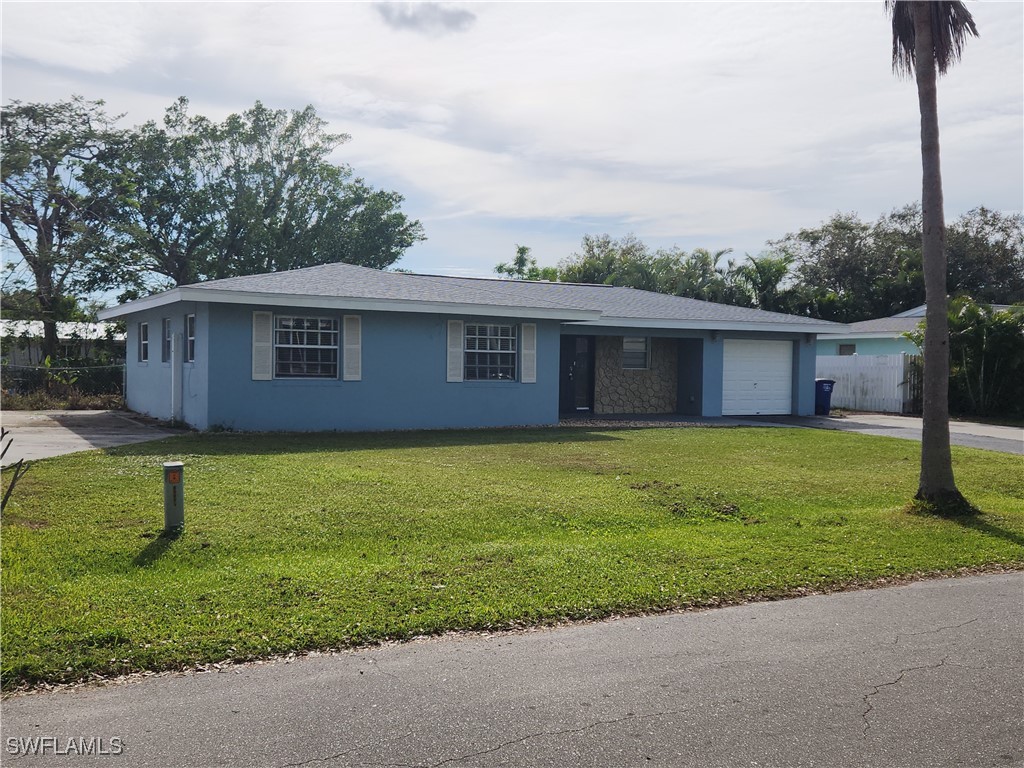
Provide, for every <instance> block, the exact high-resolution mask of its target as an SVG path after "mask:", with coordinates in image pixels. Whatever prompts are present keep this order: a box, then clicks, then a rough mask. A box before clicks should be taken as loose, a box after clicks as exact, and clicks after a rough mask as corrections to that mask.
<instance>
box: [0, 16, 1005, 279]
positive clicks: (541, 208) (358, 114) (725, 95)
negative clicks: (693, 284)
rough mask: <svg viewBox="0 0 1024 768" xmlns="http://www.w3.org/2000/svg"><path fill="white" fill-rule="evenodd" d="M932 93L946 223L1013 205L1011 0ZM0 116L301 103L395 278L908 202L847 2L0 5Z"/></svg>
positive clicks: (878, 80) (762, 230)
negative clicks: (397, 214)
mask: <svg viewBox="0 0 1024 768" xmlns="http://www.w3.org/2000/svg"><path fill="white" fill-rule="evenodd" d="M969 7H970V10H971V12H972V13H973V14H974V17H975V20H976V22H977V24H978V28H979V31H980V33H981V37H980V38H979V39H972V40H970V41H968V46H967V49H966V52H965V56H964V60H963V61H962V62H961V63H960V64H959V65H958V66H956V67H954V68H953V69H952V70H951V72H950V74H948V75H947V76H946V77H944V78H942V80H941V81H940V84H939V110H940V121H941V131H942V152H943V156H942V157H943V174H944V184H945V195H946V215H947V218H948V219H953V218H955V217H956V216H957V215H958V214H960V213H963V212H965V211H967V210H969V209H970V208H973V207H976V206H978V205H982V204H983V205H986V206H988V207H990V208H996V209H1000V210H1004V211H1020V210H1021V209H1022V207H1024V4H1022V3H1020V2H1006V3H1000V2H985V1H984V0H983V1H982V2H972V3H970V4H969ZM0 12H2V49H3V79H2V91H3V92H2V97H3V102H4V103H6V102H8V101H10V100H12V99H19V100H21V101H37V102H47V101H57V100H60V99H65V98H68V97H69V96H70V95H71V94H73V93H78V94H81V95H83V96H85V97H86V98H89V99H104V100H106V102H107V105H108V108H109V109H110V111H111V112H114V113H120V112H126V113H127V116H126V117H125V120H124V122H125V124H135V123H141V122H144V121H145V120H148V119H154V118H160V117H161V116H162V114H163V110H164V109H165V108H166V107H167V106H168V105H170V104H171V102H172V101H173V100H174V99H175V98H177V97H178V96H180V95H183V96H187V97H188V98H189V99H190V101H191V103H192V109H193V111H194V112H198V113H202V114H207V115H209V116H210V117H214V118H222V117H224V116H225V115H227V114H228V113H230V112H233V111H240V110H243V109H246V108H247V107H250V106H251V105H252V104H253V102H254V101H256V100H257V99H259V100H262V101H263V102H264V103H265V104H267V105H268V106H272V107H275V108H295V109H298V108H302V107H304V106H305V105H306V104H312V105H313V106H314V107H316V109H317V111H318V113H319V114H320V115H321V116H322V117H324V118H325V119H327V120H328V121H329V122H330V123H331V127H332V129H333V130H335V131H338V132H345V133H349V134H351V135H352V137H353V140H352V141H351V142H350V143H348V144H346V145H344V146H343V147H342V148H340V149H339V151H338V153H337V159H338V160H340V161H344V162H347V163H349V164H351V165H352V166H353V167H354V168H355V170H356V172H357V174H358V175H361V176H363V177H364V178H366V179H367V181H368V182H370V183H371V184H373V185H374V186H377V187H384V188H389V189H394V190H397V191H398V192H400V193H402V194H404V195H405V196H406V203H405V205H404V206H403V209H404V210H405V211H406V213H408V214H409V215H410V216H413V217H415V218H419V219H420V220H421V221H422V222H423V225H424V227H425V229H426V234H427V236H428V238H429V239H428V240H427V241H426V242H425V243H422V244H419V245H417V246H414V247H413V248H412V249H410V250H409V251H408V252H407V254H406V256H405V258H404V259H402V261H401V262H400V263H399V265H400V266H403V267H405V268H408V269H413V270H416V271H425V272H435V273H445V274H469V275H487V274H491V271H492V269H493V267H494V265H495V264H496V263H498V262H499V261H508V260H509V259H511V257H512V256H513V255H514V248H515V245H516V244H517V243H518V244H521V245H528V246H531V247H532V248H533V253H534V256H536V257H537V259H538V261H539V262H540V263H541V264H542V265H548V264H555V263H556V262H557V261H558V260H559V259H561V258H563V257H565V256H567V255H569V254H571V253H572V252H573V251H575V250H577V248H578V246H579V242H580V239H581V237H582V236H583V235H584V234H587V233H591V234H599V233H603V232H607V233H609V234H611V235H613V236H616V237H618V236H621V235H624V234H626V233H627V232H633V233H635V234H636V235H637V236H638V237H640V238H641V239H643V240H645V241H646V242H648V243H650V244H652V245H655V246H669V245H678V246H680V247H682V248H684V249H686V250H690V249H692V248H695V247H702V246H703V247H708V248H715V249H717V248H728V247H731V248H734V249H735V250H736V252H737V254H738V255H740V256H742V254H743V253H744V252H748V253H751V254H754V253H757V252H758V251H759V250H761V249H762V248H763V246H764V242H765V240H767V239H769V238H778V237H781V236H783V235H784V234H786V233H787V232H790V231H795V230H796V229H799V228H800V227H805V226H814V225H815V224H817V223H819V222H820V221H822V220H823V219H825V218H826V217H828V216H829V215H830V214H832V213H833V212H835V211H856V212H857V213H859V214H860V215H861V217H862V218H864V219H868V220H870V219H874V218H875V217H877V216H878V215H879V214H880V213H883V212H886V211H889V210H891V209H892V208H895V207H898V206H901V205H904V204H906V203H909V202H912V201H915V200H917V199H919V197H920V159H919V145H918V115H917V98H916V89H915V86H914V84H913V82H912V81H908V80H897V79H896V78H895V77H894V76H893V74H892V71H891V67H890V56H891V51H890V45H891V36H890V29H889V22H888V18H887V17H886V15H885V12H884V7H883V3H882V2H881V0H875V1H872V2H844V3H826V2H817V3H795V2H788V3H786V2H744V3H726V2H714V3H711V2H689V3H639V2H631V3H584V2H565V3H487V4H485V3H476V4H466V3H458V4H455V3H451V4H449V3H442V4H432V3H426V4H418V5H411V4H405V3H397V4H396V3H392V4H386V5H385V4H375V3H348V4H344V3H307V2H278V3H249V2H238V3H226V2H224V3H217V2H205V3H172V2H166V3H157V2H145V3H99V2H78V3H57V2H54V3H42V2H31V3H23V2H10V1H9V0H3V2H2V3H0Z"/></svg>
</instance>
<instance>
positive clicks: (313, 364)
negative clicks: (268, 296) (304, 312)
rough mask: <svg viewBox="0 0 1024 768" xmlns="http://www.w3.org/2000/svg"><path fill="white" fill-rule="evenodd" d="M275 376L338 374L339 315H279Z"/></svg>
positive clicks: (335, 376) (296, 376)
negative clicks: (337, 316)
mask: <svg viewBox="0 0 1024 768" xmlns="http://www.w3.org/2000/svg"><path fill="white" fill-rule="evenodd" d="M274 376H275V378H279V379H336V378H338V319H337V318H336V317H289V316H284V315H276V316H275V317H274Z"/></svg>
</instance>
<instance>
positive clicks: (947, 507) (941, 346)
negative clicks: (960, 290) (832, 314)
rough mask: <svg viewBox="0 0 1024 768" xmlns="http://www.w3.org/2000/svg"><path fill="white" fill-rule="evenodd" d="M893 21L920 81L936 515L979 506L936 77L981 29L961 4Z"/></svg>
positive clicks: (925, 438)
mask: <svg viewBox="0 0 1024 768" xmlns="http://www.w3.org/2000/svg"><path fill="white" fill-rule="evenodd" d="M885 5H886V9H887V10H888V12H889V14H890V16H891V17H892V67H893V71H894V72H896V74H897V75H903V76H907V77H909V76H910V75H911V74H914V75H916V78H917V98H918V103H919V106H920V109H921V167H922V172H923V173H922V185H921V208H922V220H923V226H922V237H921V243H922V254H923V262H924V282H925V302H926V304H927V308H926V309H925V338H924V377H923V378H924V410H923V415H924V430H923V435H922V439H921V477H920V480H919V482H918V489H917V496H916V498H917V499H918V500H919V501H920V502H923V503H924V504H926V505H928V506H929V507H930V508H932V509H933V510H934V511H937V512H947V513H959V512H963V511H966V510H969V509H972V507H971V506H970V505H969V504H968V503H967V501H966V500H965V499H964V497H963V496H962V495H961V494H960V491H959V490H957V487H956V482H955V480H954V479H953V460H952V457H951V456H950V451H949V317H948V314H947V311H948V307H947V304H948V297H947V296H946V222H945V217H944V215H943V212H942V174H941V173H940V170H939V111H938V101H937V98H936V79H937V75H939V74H945V73H946V70H947V69H948V68H949V65H950V64H952V63H954V62H956V61H959V60H960V56H961V53H962V52H963V46H964V43H965V41H966V40H967V36H968V35H974V36H975V37H977V35H978V30H977V28H976V27H975V25H974V19H973V18H972V17H971V14H970V11H968V10H967V8H966V7H965V6H964V4H963V3H961V2H922V1H921V0H917V1H916V2H912V1H910V0H886V4H885Z"/></svg>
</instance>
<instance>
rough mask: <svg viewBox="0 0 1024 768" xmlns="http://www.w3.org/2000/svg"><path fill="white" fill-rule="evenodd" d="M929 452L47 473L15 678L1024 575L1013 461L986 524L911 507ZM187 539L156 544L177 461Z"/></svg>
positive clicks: (12, 549)
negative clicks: (994, 571) (977, 573)
mask: <svg viewBox="0 0 1024 768" xmlns="http://www.w3.org/2000/svg"><path fill="white" fill-rule="evenodd" d="M919 450H920V447H919V446H918V445H917V444H916V443H913V442H908V441H903V440H895V439H888V438H877V437H868V436H864V435H857V434H851V433H839V432H831V431H812V430H798V429H779V428H762V429H756V428H755V429H724V428H717V429H707V428H704V429H697V428H693V429H648V430H613V431H604V432H602V431H588V430H584V429H539V430H504V431H502V430H497V431H474V432H433V433H391V434H370V435H366V434H363V435H285V436H273V435H260V436H252V435H235V434H199V435H186V436H180V437H173V438H169V439H167V440H163V441H159V442H154V443H146V444H141V445H135V446H129V447H124V448H119V449H113V450H109V451H106V452H90V453H84V454H76V455H72V456H66V457H62V458H58V459H51V460H46V461H39V462H36V463H35V464H34V465H33V467H32V469H31V471H30V472H29V473H28V475H26V477H25V478H24V479H23V480H22V481H21V484H19V486H18V488H17V490H16V493H15V496H14V497H13V498H12V501H11V503H10V505H9V506H8V509H7V511H6V512H5V515H4V520H3V529H2V530H3V546H2V550H0V560H2V568H3V572H2V597H3V604H2V642H3V659H2V665H3V669H2V672H3V684H4V686H5V688H7V689H10V688H12V687H17V686H19V685H25V684H32V683H38V682H61V681H74V680H80V679H84V678H87V677H89V676H91V675H94V674H101V675H107V674H117V673H124V672H130V671H137V670H159V669H172V668H179V667H182V666H190V665H193V664H197V663H208V662H215V661H222V660H227V659H251V658H256V657H260V656H265V655H269V654H276V653H285V652H289V651H293V650H302V649H314V648H327V647H343V646H350V645H356V644H362V643H368V642H374V641H378V640H382V639H387V638H408V637H411V636H415V635H420V634H429V633H438V632H443V631H446V630H451V629H486V628H499V627H510V626H521V625H524V624H531V623H543V622H550V621H555V620H558V619H563V618H585V617H600V616H606V615H611V614H615V613H622V612H638V611H648V610H660V609H669V608H673V607H680V606H699V605H713V604H719V603H721V602H728V601H732V600H741V599H748V598H754V597H764V596H769V597H770V596H778V595H783V594H792V593H793V592H794V591H796V590H800V589H805V588H812V589H823V588H830V587H834V586H837V585H843V584H847V583H850V582H862V581H863V582H867V581H870V580H873V579H877V578H880V577H897V576H903V575H908V574H916V573H920V572H934V571H949V570H953V569H957V568H964V567H976V566H984V565H987V564H995V563H1001V564H1009V565H1012V566H1020V565H1021V564H1022V563H1024V472H1021V459H1020V457H1019V456H1010V455H1003V454H996V453H991V452H985V451H979V450H973V449H967V448H958V447H954V449H953V450H954V458H955V462H956V471H957V476H958V481H959V483H960V486H961V489H962V490H963V491H964V493H965V494H966V495H967V496H968V497H969V498H970V499H971V501H972V502H973V503H975V504H976V505H977V506H978V507H979V508H980V509H981V510H982V511H983V514H982V515H980V516H979V517H976V518H970V519H961V520H944V519H939V518H932V517H927V516H915V515H909V514H907V513H906V512H904V511H903V509H904V506H905V504H906V502H907V501H908V500H909V499H910V498H911V496H912V495H913V493H914V491H915V490H916V480H917V461H918V455H919V453H918V452H919ZM171 459H180V460H183V461H184V462H185V465H186V477H185V484H186V485H185V494H186V519H187V526H186V529H185V532H184V534H183V535H182V536H180V537H179V538H164V537H161V536H159V535H158V534H159V533H160V529H161V527H162V489H161V482H162V473H161V467H160V465H161V463H162V462H163V461H166V460H171Z"/></svg>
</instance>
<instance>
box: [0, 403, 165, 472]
mask: <svg viewBox="0 0 1024 768" xmlns="http://www.w3.org/2000/svg"><path fill="white" fill-rule="evenodd" d="M0 424H3V427H4V429H9V430H10V431H11V434H10V437H13V438H14V442H13V443H12V444H11V448H10V450H9V451H7V455H6V456H4V460H3V465H4V466H5V467H7V466H10V465H11V464H14V463H15V462H16V461H18V459H21V458H24V459H26V460H32V459H45V458H48V457H50V456H62V455H64V454H65V453H76V452H77V451H88V450H92V449H94V448H113V447H115V446H118V445H128V444H130V443H144V442H146V441H147V440H159V439H160V438H162V437H169V436H170V435H174V434H180V432H175V431H173V430H168V429H161V428H159V427H154V426H152V425H150V424H144V423H143V422H141V421H139V420H136V419H133V418H132V417H131V416H130V415H129V414H127V413H123V412H120V411H4V412H3V413H2V414H0Z"/></svg>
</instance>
